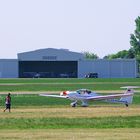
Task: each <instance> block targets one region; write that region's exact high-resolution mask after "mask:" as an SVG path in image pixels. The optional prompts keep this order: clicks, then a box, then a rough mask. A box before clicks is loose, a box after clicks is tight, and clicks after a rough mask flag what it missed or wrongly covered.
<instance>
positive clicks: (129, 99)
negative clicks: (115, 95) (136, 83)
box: [120, 88, 134, 106]
mask: <svg viewBox="0 0 140 140" xmlns="http://www.w3.org/2000/svg"><path fill="white" fill-rule="evenodd" d="M128 93H130V94H131V95H130V96H126V97H121V99H120V101H121V102H124V104H125V105H126V106H128V104H132V101H133V95H134V90H133V89H131V88H127V90H126V91H125V93H124V94H128Z"/></svg>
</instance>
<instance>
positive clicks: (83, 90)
mask: <svg viewBox="0 0 140 140" xmlns="http://www.w3.org/2000/svg"><path fill="white" fill-rule="evenodd" d="M76 92H77V93H78V94H90V93H91V91H90V90H88V89H79V90H77V91H76Z"/></svg>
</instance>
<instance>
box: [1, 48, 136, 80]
mask: <svg viewBox="0 0 140 140" xmlns="http://www.w3.org/2000/svg"><path fill="white" fill-rule="evenodd" d="M87 73H98V77H99V78H135V77H136V76H137V68H136V60H135V59H114V60H107V59H97V60H86V59H85V57H84V55H83V54H82V53H77V52H71V51H69V50H67V49H53V48H46V49H39V50H35V51H29V52H24V53H18V59H0V77H1V78H17V77H19V78H33V77H34V78H37V77H41V78H84V77H85V75H86V74H87Z"/></svg>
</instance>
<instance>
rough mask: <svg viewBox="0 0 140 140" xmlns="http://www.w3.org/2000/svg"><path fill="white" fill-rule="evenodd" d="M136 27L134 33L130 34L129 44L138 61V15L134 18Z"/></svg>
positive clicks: (139, 22) (139, 26) (139, 40)
mask: <svg viewBox="0 0 140 140" xmlns="http://www.w3.org/2000/svg"><path fill="white" fill-rule="evenodd" d="M135 24H136V29H135V31H134V34H131V35H130V44H131V46H132V48H133V52H134V55H135V58H136V59H137V60H138V62H139V63H140V17H139V16H138V18H136V20H135Z"/></svg>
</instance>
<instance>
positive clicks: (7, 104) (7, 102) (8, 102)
mask: <svg viewBox="0 0 140 140" xmlns="http://www.w3.org/2000/svg"><path fill="white" fill-rule="evenodd" d="M7 109H8V110H9V112H11V94H10V93H8V95H7V96H6V98H5V109H4V110H3V112H5V111H6V110H7Z"/></svg>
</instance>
